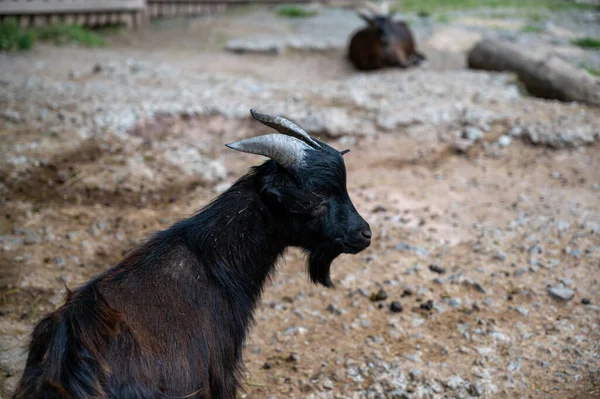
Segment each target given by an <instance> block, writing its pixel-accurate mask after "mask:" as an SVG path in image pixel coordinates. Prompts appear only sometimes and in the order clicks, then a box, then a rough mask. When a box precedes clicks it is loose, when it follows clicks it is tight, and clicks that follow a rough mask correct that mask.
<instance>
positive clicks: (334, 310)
mask: <svg viewBox="0 0 600 399" xmlns="http://www.w3.org/2000/svg"><path fill="white" fill-rule="evenodd" d="M327 310H328V311H330V312H331V313H333V314H337V315H341V314H342V311H341V310H340V308H338V307H337V306H335V305H334V304H333V303H330V304H329V306H327Z"/></svg>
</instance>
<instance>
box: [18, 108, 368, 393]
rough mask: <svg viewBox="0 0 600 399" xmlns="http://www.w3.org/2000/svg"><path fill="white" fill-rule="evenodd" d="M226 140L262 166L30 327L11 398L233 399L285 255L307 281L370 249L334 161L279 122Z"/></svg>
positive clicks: (325, 149)
mask: <svg viewBox="0 0 600 399" xmlns="http://www.w3.org/2000/svg"><path fill="white" fill-rule="evenodd" d="M250 112H251V113H252V116H253V117H254V118H255V119H257V120H259V121H261V122H262V123H264V124H266V125H267V126H270V127H273V128H275V129H276V130H277V131H278V132H280V134H270V135H265V136H259V137H254V138H250V139H246V140H241V141H239V142H236V143H232V144H228V145H227V146H228V147H229V148H232V149H235V150H238V151H243V152H248V153H254V154H260V155H264V156H267V157H269V158H271V159H270V160H268V161H266V162H265V163H263V164H262V165H260V166H257V167H254V168H253V170H251V172H250V173H248V174H247V175H245V176H243V177H242V178H240V179H239V180H238V181H237V182H236V183H235V184H234V185H233V186H232V187H231V188H230V189H229V190H227V191H226V192H225V193H223V194H222V195H220V196H219V197H217V198H216V199H215V200H214V201H213V202H212V203H211V204H209V205H208V206H207V207H205V208H204V209H203V210H201V211H200V212H199V213H197V214H196V215H194V216H192V217H190V218H189V219H185V220H182V221H180V222H178V223H176V224H175V225H173V226H172V227H170V228H168V229H166V230H164V231H161V232H158V233H157V234H155V235H154V236H153V237H152V238H151V239H150V240H149V241H147V242H146V243H144V244H142V245H141V246H139V247H138V248H137V249H135V250H133V251H132V252H131V253H130V254H129V255H128V256H127V257H126V258H125V259H123V260H122V261H121V262H120V263H119V264H118V265H116V266H115V267H113V268H112V269H110V270H108V271H106V272H105V273H103V274H101V275H100V276H98V277H96V278H95V279H93V280H92V281H90V282H88V283H87V284H85V285H83V286H82V287H80V288H78V289H77V290H75V291H74V292H72V293H71V292H68V294H67V298H66V303H65V304H64V305H63V306H62V307H61V308H59V309H58V310H56V311H54V312H52V313H50V314H49V315H47V316H46V317H45V318H44V319H43V320H42V321H41V322H40V323H39V324H38V325H37V326H36V328H35V330H34V332H33V336H32V340H31V344H30V346H29V356H28V359H27V365H26V368H25V371H24V373H23V376H22V378H21V381H20V383H19V386H18V388H17V390H16V393H15V395H14V398H16V399H25V398H27V399H36V398H67V399H78V398H140V399H141V398H175V397H178V398H183V397H185V398H234V397H235V394H236V390H237V389H238V388H239V385H240V370H241V368H242V345H243V342H244V339H245V338H246V335H247V332H248V328H249V326H250V325H251V324H252V322H253V318H252V314H253V311H254V308H255V306H256V303H257V301H258V300H259V298H260V295H261V292H262V288H263V284H264V283H265V280H267V278H268V277H269V276H270V275H271V273H273V271H274V268H275V264H276V262H277V260H278V258H279V257H280V256H281V255H282V253H283V252H284V250H285V248H286V247H289V246H295V247H300V248H302V249H304V250H305V251H306V252H307V254H308V272H309V276H310V279H311V280H312V281H313V282H314V283H319V284H322V285H324V286H326V287H332V286H333V284H332V281H331V278H330V273H329V269H330V265H331V262H332V261H333V260H334V258H336V257H337V256H338V255H340V254H342V253H349V254H356V253H358V252H360V251H362V250H364V249H365V248H367V247H368V246H369V245H370V241H371V230H370V228H369V225H368V223H367V222H366V221H365V220H364V219H363V218H362V217H361V216H360V215H359V214H358V212H357V211H356V209H355V208H354V205H353V204H352V201H351V200H350V197H349V196H348V192H347V189H346V169H345V165H344V161H343V159H342V154H343V152H342V153H340V152H338V151H337V150H335V149H333V148H332V147H330V146H328V145H326V144H325V143H323V142H321V141H318V140H314V139H312V138H310V137H309V136H308V134H307V133H306V132H305V131H304V130H302V129H301V128H300V127H298V126H297V125H295V124H293V123H292V122H290V121H288V120H287V119H284V118H281V117H272V116H268V115H263V114H259V113H257V112H255V111H254V110H251V111H250Z"/></svg>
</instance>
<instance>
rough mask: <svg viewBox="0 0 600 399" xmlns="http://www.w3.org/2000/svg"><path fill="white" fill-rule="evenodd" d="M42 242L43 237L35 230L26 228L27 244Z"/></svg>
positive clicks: (25, 241)
mask: <svg viewBox="0 0 600 399" xmlns="http://www.w3.org/2000/svg"><path fill="white" fill-rule="evenodd" d="M41 242H42V237H41V236H40V235H39V234H38V233H37V232H35V231H33V230H25V239H24V240H23V243H25V245H35V244H39V243H41Z"/></svg>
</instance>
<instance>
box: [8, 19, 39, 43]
mask: <svg viewBox="0 0 600 399" xmlns="http://www.w3.org/2000/svg"><path fill="white" fill-rule="evenodd" d="M35 41H36V36H35V33H34V32H32V31H29V30H26V29H21V27H20V26H19V22H18V21H17V20H16V19H15V18H6V19H5V20H4V21H2V22H0V51H13V50H30V49H32V48H33V47H34V46H35Z"/></svg>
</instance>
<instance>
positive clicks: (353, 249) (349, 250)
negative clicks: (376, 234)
mask: <svg viewBox="0 0 600 399" xmlns="http://www.w3.org/2000/svg"><path fill="white" fill-rule="evenodd" d="M370 245H371V243H370V242H367V243H360V244H358V243H352V242H344V243H343V244H342V252H343V253H345V254H351V255H355V254H357V253H359V252H362V251H364V250H365V249H367V248H369V246H370Z"/></svg>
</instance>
